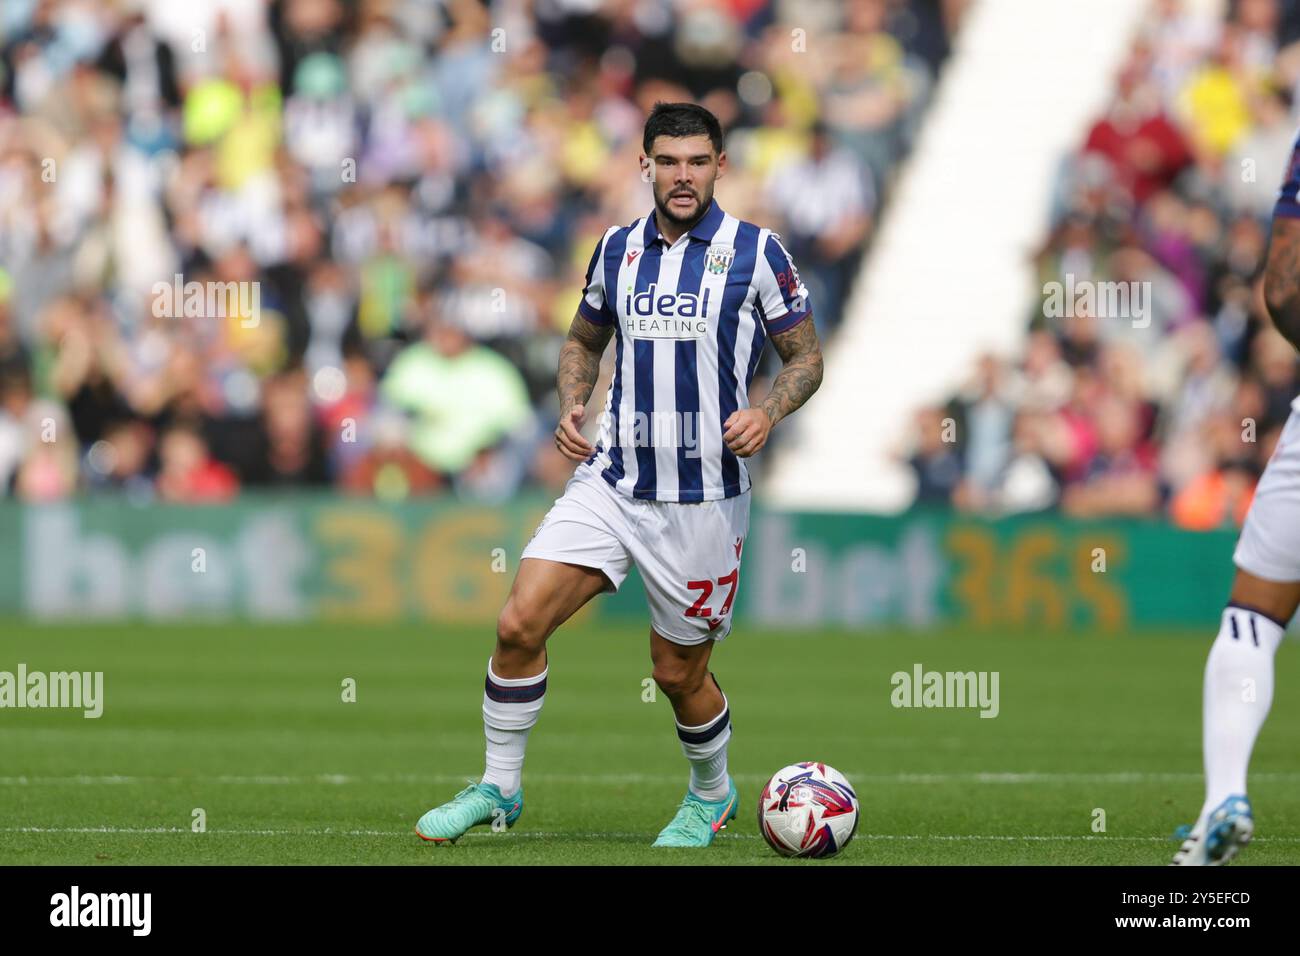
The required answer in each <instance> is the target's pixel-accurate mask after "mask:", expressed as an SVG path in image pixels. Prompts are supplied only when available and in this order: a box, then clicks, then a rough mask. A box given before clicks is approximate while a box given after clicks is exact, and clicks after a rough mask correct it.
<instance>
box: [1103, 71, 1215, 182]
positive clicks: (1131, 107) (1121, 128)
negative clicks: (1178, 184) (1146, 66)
mask: <svg viewBox="0 0 1300 956" xmlns="http://www.w3.org/2000/svg"><path fill="white" fill-rule="evenodd" d="M1084 152H1086V153H1096V154H1099V155H1101V156H1103V157H1105V158H1106V159H1107V160H1109V161H1110V166H1111V172H1112V174H1113V175H1114V177H1115V180H1116V183H1117V184H1118V185H1119V186H1121V187H1123V188H1124V189H1125V190H1126V191H1127V192H1128V193H1129V195H1130V196H1132V197H1133V201H1134V202H1135V203H1136V204H1138V205H1141V204H1142V203H1144V202H1146V200H1147V198H1148V197H1149V196H1151V195H1152V194H1153V193H1155V192H1158V191H1159V190H1161V189H1163V188H1165V187H1166V186H1168V185H1169V184H1170V183H1171V182H1173V180H1174V178H1175V177H1176V176H1177V175H1178V174H1179V173H1180V172H1181V171H1182V170H1183V168H1184V167H1185V166H1187V164H1188V163H1190V162H1191V159H1192V155H1191V149H1190V148H1189V146H1188V144H1187V141H1186V139H1184V138H1183V134H1182V133H1180V132H1179V131H1178V128H1177V127H1176V126H1174V124H1173V123H1171V122H1170V121H1169V119H1168V117H1166V116H1165V114H1164V111H1163V110H1162V108H1161V105H1160V95H1159V93H1158V92H1157V91H1156V88H1155V87H1154V86H1153V85H1152V84H1150V83H1149V82H1144V81H1143V80H1142V79H1141V75H1140V74H1139V73H1138V72H1137V71H1136V70H1134V69H1133V68H1131V67H1130V68H1128V69H1126V70H1125V71H1124V72H1123V73H1122V74H1121V75H1120V78H1119V95H1118V96H1117V97H1116V100H1115V103H1114V105H1113V106H1112V107H1111V109H1110V112H1109V113H1108V114H1107V115H1106V117H1105V118H1104V119H1101V120H1099V121H1098V122H1097V123H1096V124H1095V125H1094V126H1093V127H1092V129H1091V130H1089V132H1088V139H1087V142H1086V143H1085V145H1084Z"/></svg>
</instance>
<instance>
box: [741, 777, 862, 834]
mask: <svg viewBox="0 0 1300 956" xmlns="http://www.w3.org/2000/svg"><path fill="white" fill-rule="evenodd" d="M758 829H759V832H760V833H762V834H763V839H765V840H767V843H768V846H770V847H771V848H772V849H773V850H775V851H776V852H777V853H780V854H781V855H782V856H806V857H823V858H824V857H828V856H834V855H835V854H836V853H838V852H840V850H842V849H844V848H845V847H846V846H848V844H849V841H850V840H852V839H853V834H854V833H855V832H857V829H858V795H857V794H856V793H854V792H853V787H852V786H851V785H850V784H849V781H848V778H846V777H845V776H844V774H842V773H840V772H839V771H838V770H836V769H835V768H834V767H831V766H828V765H827V764H824V763H814V762H812V761H805V762H804V763H797V764H793V765H791V766H789V767H782V768H781V769H780V770H778V771H777V772H776V773H774V774H773V775H772V779H771V780H769V781H768V782H767V786H765V787H764V788H763V794H762V796H760V797H759V799H758Z"/></svg>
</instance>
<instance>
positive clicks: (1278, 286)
mask: <svg viewBox="0 0 1300 956" xmlns="http://www.w3.org/2000/svg"><path fill="white" fill-rule="evenodd" d="M1264 305H1265V306H1266V307H1267V308H1268V314H1269V316H1270V317H1271V318H1272V319H1273V324H1274V325H1275V326H1276V327H1277V330H1278V331H1279V332H1281V333H1282V335H1283V337H1284V338H1285V339H1286V340H1287V341H1288V342H1290V343H1291V344H1292V345H1294V346H1295V347H1296V348H1298V349H1300V219H1291V218H1283V217H1278V218H1276V219H1274V220H1273V233H1272V236H1271V237H1270V238H1269V243H1268V259H1267V262H1266V264H1265V266H1264Z"/></svg>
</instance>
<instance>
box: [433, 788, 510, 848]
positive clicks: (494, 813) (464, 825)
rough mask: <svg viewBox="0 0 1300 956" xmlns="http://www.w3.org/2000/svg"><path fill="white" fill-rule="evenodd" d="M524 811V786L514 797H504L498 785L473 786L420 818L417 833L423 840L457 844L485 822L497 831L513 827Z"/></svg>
mask: <svg viewBox="0 0 1300 956" xmlns="http://www.w3.org/2000/svg"><path fill="white" fill-rule="evenodd" d="M523 812H524V788H523V787H520V788H519V792H518V793H516V794H514V795H513V796H511V797H504V796H502V795H501V791H500V790H498V789H497V787H496V785H495V784H491V783H471V784H470V785H469V786H468V787H466V788H465V789H464V790H462V791H461V792H460V793H458V794H456V796H454V797H452V798H451V799H450V800H448V801H447V802H446V803H444V804H443V805H442V806H440V807H434V808H433V809H432V810H430V811H429V812H428V813H426V814H425V815H424V816H422V817H420V822H419V823H417V824H416V825H415V832H416V833H417V834H418V835H419V837H420V839H421V840H428V841H430V842H432V843H455V842H456V841H457V840H459V839H460V838H461V837H462V836H464V835H465V831H466V830H468V829H469V828H470V827H476V826H478V825H480V824H483V823H490V824H492V828H493V829H494V830H497V829H504V828H508V827H512V826H514V825H515V821H517V820H518V819H519V815H520V814H522V813H523ZM498 820H499V821H501V822H500V823H498V822H497V821H498Z"/></svg>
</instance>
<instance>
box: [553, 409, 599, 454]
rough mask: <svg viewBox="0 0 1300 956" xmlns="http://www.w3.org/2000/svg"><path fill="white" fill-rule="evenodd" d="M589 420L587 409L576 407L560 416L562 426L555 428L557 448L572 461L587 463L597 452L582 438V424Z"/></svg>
mask: <svg viewBox="0 0 1300 956" xmlns="http://www.w3.org/2000/svg"><path fill="white" fill-rule="evenodd" d="M586 420H587V409H586V408H585V407H584V406H582V405H574V406H573V407H572V408H570V409H569V410H568V411H567V412H563V413H561V415H560V424H559V425H557V426H556V428H555V447H556V448H558V449H560V453H561V454H562V455H564V457H565V458H568V459H570V460H572V461H586V460H587V459H588V458H590V457H591V455H592V453H593V452H594V451H595V450H596V449H594V448H592V447H591V443H590V442H589V441H587V439H585V438H583V437H582V432H581V430H580V429H581V428H582V423H583V422H585V421H586Z"/></svg>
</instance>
